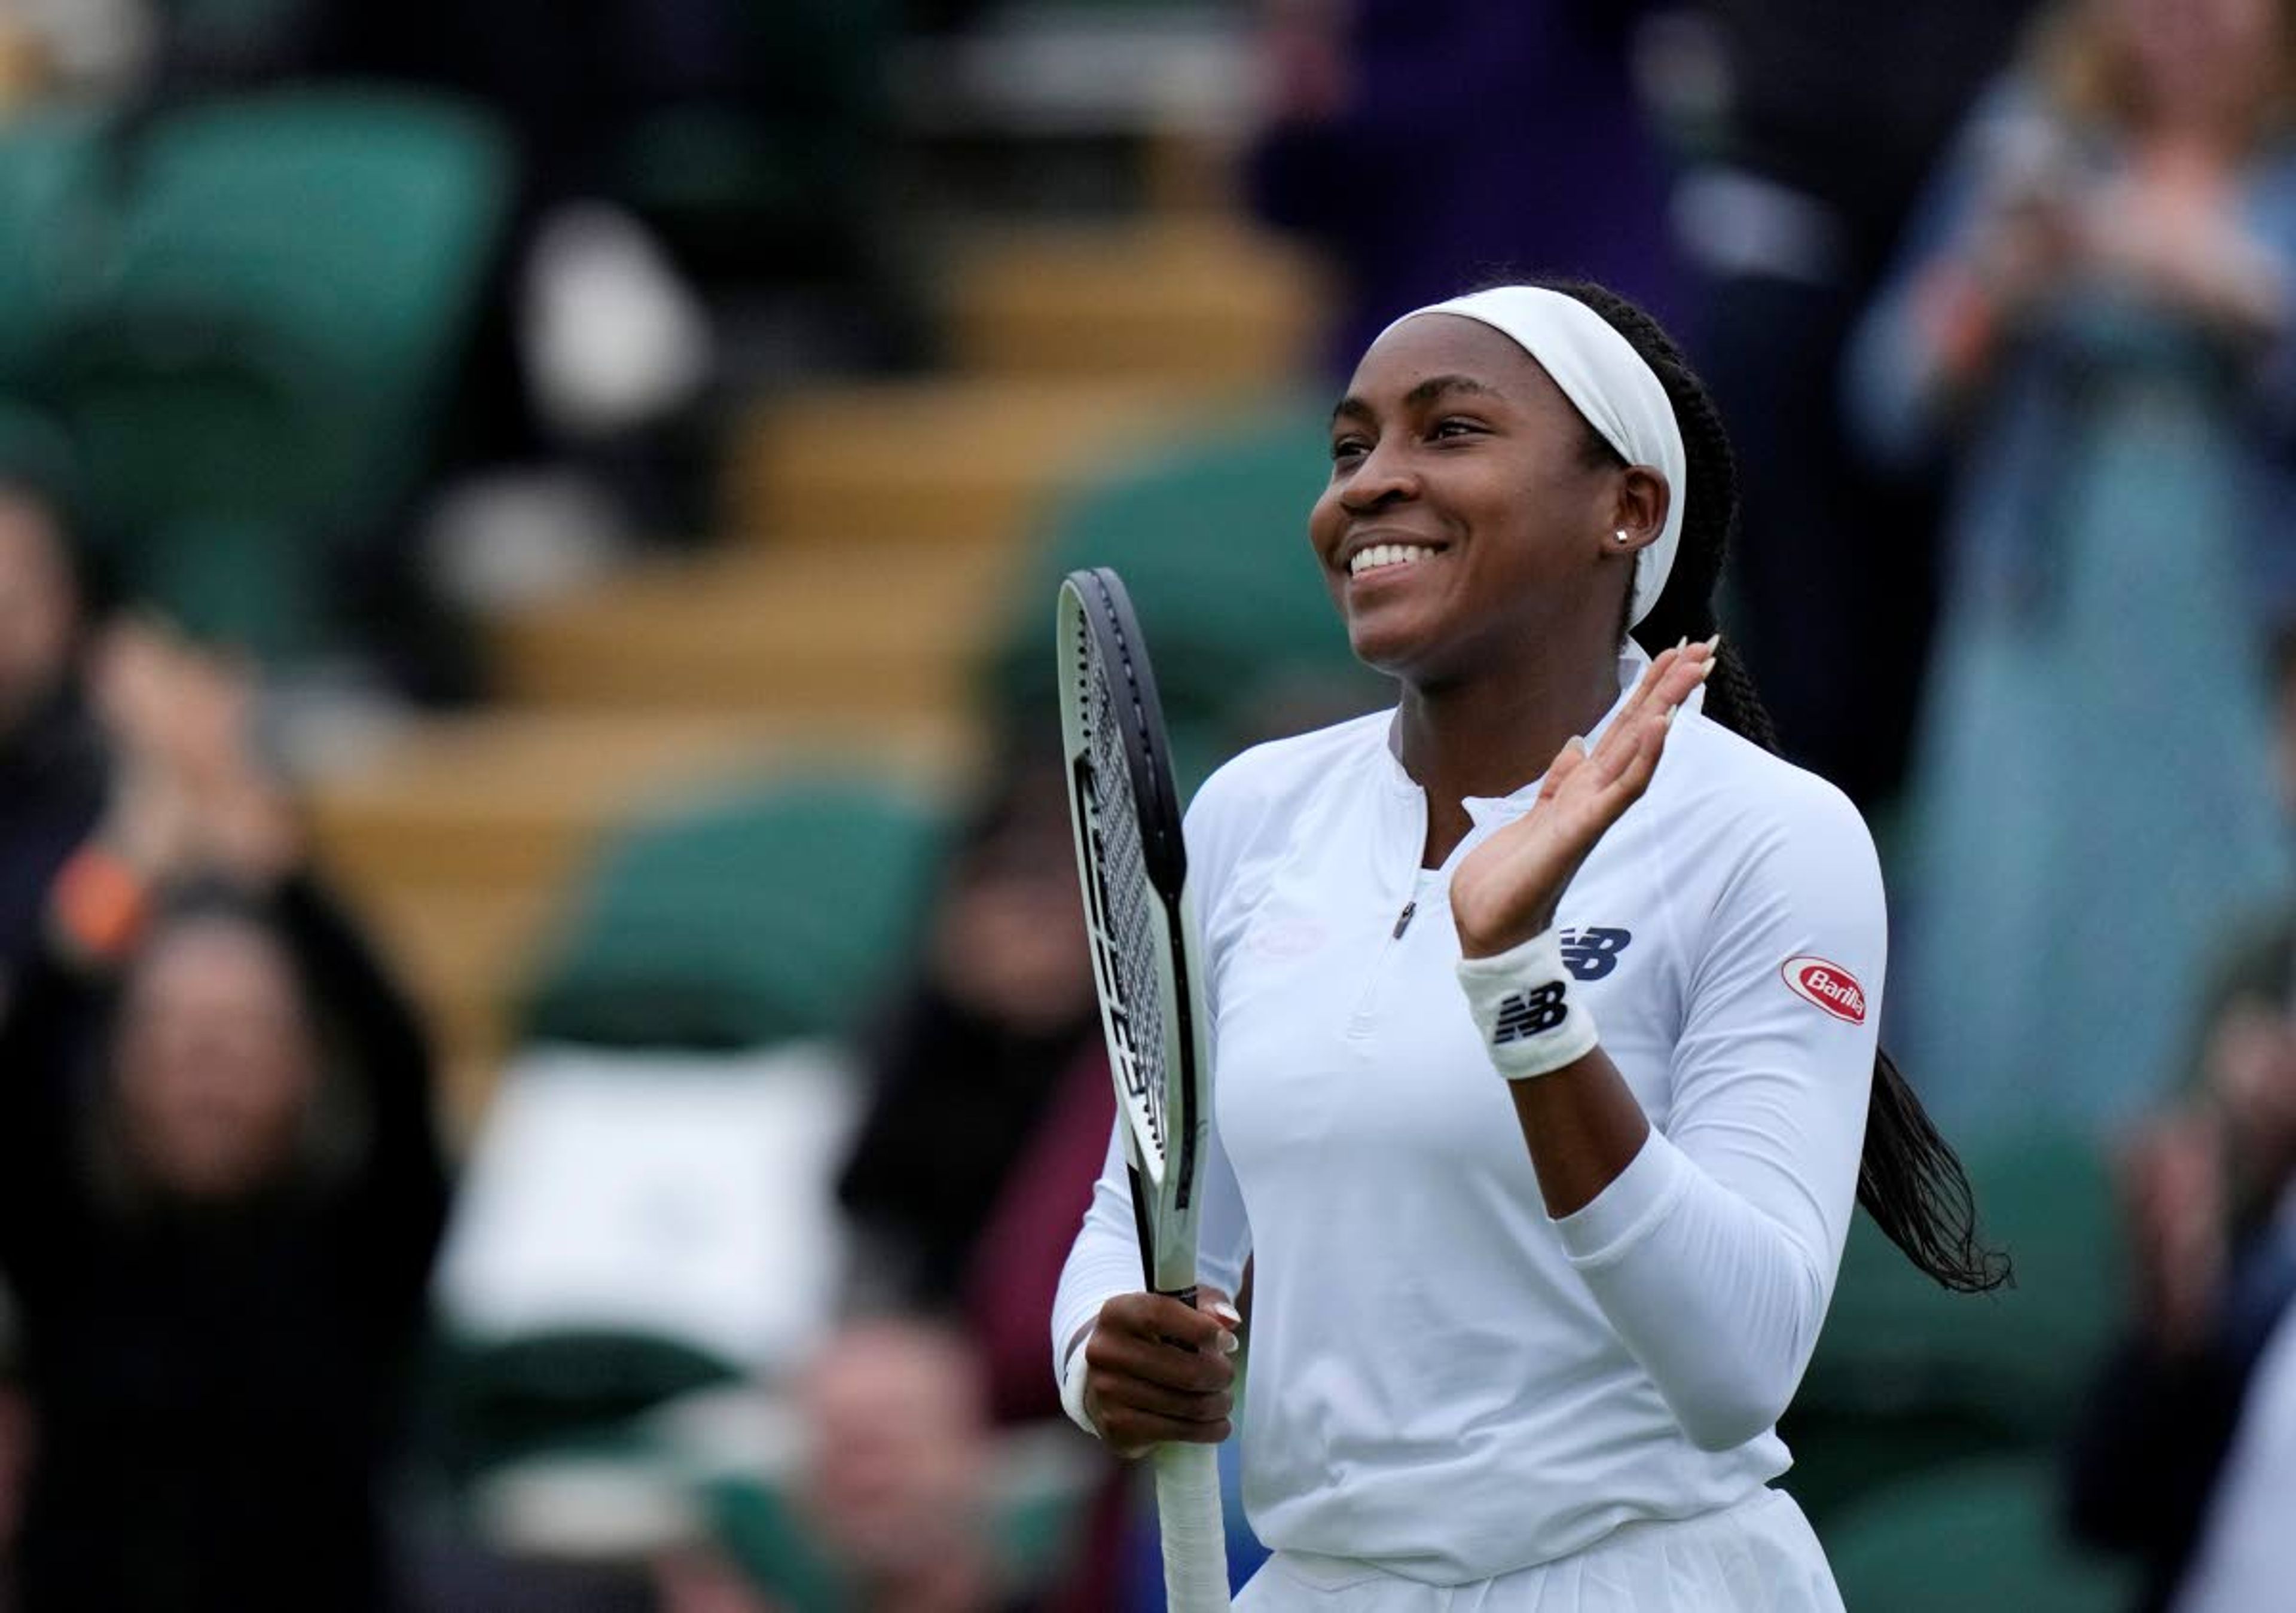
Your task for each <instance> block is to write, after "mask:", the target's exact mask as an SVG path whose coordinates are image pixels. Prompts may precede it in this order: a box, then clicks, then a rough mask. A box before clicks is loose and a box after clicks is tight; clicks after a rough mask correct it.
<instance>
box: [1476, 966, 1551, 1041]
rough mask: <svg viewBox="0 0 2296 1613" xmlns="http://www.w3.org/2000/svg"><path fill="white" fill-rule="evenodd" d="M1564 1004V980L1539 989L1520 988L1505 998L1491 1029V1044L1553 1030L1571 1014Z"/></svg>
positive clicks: (1516, 1039) (1518, 1039) (1501, 1001)
mask: <svg viewBox="0 0 2296 1613" xmlns="http://www.w3.org/2000/svg"><path fill="white" fill-rule="evenodd" d="M1569 1016H1570V1010H1569V1009H1567V1008H1565V1007H1564V1006H1563V1005H1562V982H1561V981H1560V980H1556V981H1552V982H1550V983H1548V984H1547V985H1545V986H1542V987H1539V988H1538V990H1536V991H1519V992H1516V993H1515V994H1514V995H1513V996H1510V997H1505V998H1502V999H1501V1000H1500V1003H1499V1013H1498V1019H1497V1023H1496V1024H1494V1025H1493V1026H1492V1028H1491V1045H1492V1046H1493V1047H1497V1046H1500V1045H1502V1044H1505V1043H1508V1042H1520V1041H1521V1040H1522V1039H1523V1038H1524V1037H1526V1036H1539V1035H1542V1034H1543V1033H1545V1032H1546V1031H1550V1030H1553V1029H1554V1028H1555V1027H1556V1026H1558V1025H1560V1024H1562V1021H1563V1020H1564V1019H1567V1018H1568V1017H1569Z"/></svg>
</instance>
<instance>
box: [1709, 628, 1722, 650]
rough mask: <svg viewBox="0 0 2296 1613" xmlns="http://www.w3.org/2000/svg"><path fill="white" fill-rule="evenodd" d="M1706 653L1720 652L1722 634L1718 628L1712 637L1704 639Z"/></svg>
mask: <svg viewBox="0 0 2296 1613" xmlns="http://www.w3.org/2000/svg"><path fill="white" fill-rule="evenodd" d="M1706 653H1707V654H1708V655H1710V656H1712V655H1719V654H1721V653H1722V635H1721V632H1720V631H1719V630H1717V631H1716V632H1715V635H1714V636H1713V637H1712V638H1710V639H1708V640H1707V641H1706Z"/></svg>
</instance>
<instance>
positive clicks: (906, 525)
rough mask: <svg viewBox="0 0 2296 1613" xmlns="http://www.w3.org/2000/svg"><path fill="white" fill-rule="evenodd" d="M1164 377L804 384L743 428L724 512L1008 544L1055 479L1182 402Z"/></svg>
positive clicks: (1181, 415) (823, 527)
mask: <svg viewBox="0 0 2296 1613" xmlns="http://www.w3.org/2000/svg"><path fill="white" fill-rule="evenodd" d="M1189 393H1190V389H1187V388H1185V387H1183V386H1180V385H1178V384H1177V383H1172V382H1149V381H1097V380H1079V379H1051V380H1047V379H1043V378H1038V377H1020V378H1013V377H994V378H979V377H970V376H960V377H952V378H936V379H931V380H923V381H881V382H867V383H845V384H836V385H829V386H824V387H820V388H809V389H806V390H805V391H804V392H803V393H801V394H799V395H796V396H792V397H785V398H781V399H777V400H774V401H771V402H768V403H767V404H765V405H760V406H759V407H758V409H757V410H756V411H755V412H754V413H753V414H752V416H751V418H750V423H749V425H748V426H747V428H746V429H745V430H743V431H742V434H741V439H740V440H741V443H742V446H740V447H739V448H738V449H737V450H736V453H735V455H734V463H733V465H732V467H731V483H730V486H729V488H728V500H727V503H728V512H729V516H730V519H731V520H732V521H733V524H734V528H735V529H736V530H737V531H738V532H739V533H740V534H741V535H742V536H744V537H747V538H750V539H752V540H756V541H765V542H781V541H786V540H788V539H791V538H800V539H801V538H803V537H805V536H816V537H823V538H830V539H833V540H835V541H836V542H838V543H839V544H869V543H879V542H899V541H901V540H903V539H906V538H911V537H914V536H916V535H917V534H919V533H931V535H932V536H934V537H936V538H939V539H941V540H943V541H945V542H948V543H978V544H1013V543H1014V542H1017V541H1020V540H1021V538H1023V537H1024V536H1027V535H1028V534H1029V533H1030V532H1032V531H1033V530H1035V529H1036V528H1037V526H1038V524H1039V523H1040V522H1041V521H1042V520H1043V519H1044V517H1045V515H1046V512H1047V510H1048V508H1049V506H1050V504H1051V503H1052V501H1053V498H1054V495H1057V493H1058V492H1059V490H1060V488H1061V487H1062V485H1064V483H1065V482H1066V481H1067V480H1068V479H1070V477H1072V476H1073V475H1074V474H1075V472H1076V471H1078V470H1079V469H1080V468H1082V467H1084V466H1087V465H1090V464H1092V463H1095V462H1097V461H1101V460H1103V459H1104V458H1105V457H1106V456H1108V455H1109V454H1121V453H1122V451H1123V449H1124V446H1125V444H1126V443H1127V442H1128V441H1131V440H1134V439H1136V438H1148V437H1152V436H1154V435H1155V434H1157V433H1159V432H1161V431H1163V430H1168V429H1169V428H1170V427H1171V426H1172V425H1173V424H1175V423H1177V422H1180V421H1183V420H1185V418H1186V416H1187V408H1186V405H1187V403H1188V400H1189Z"/></svg>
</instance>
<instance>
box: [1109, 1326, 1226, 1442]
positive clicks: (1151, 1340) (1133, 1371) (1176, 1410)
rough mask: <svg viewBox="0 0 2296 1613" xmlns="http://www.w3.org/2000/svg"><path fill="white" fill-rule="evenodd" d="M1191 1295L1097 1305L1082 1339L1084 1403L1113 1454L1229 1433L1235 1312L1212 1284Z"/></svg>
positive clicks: (1219, 1437) (1218, 1438) (1208, 1439)
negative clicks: (1190, 1299)
mask: <svg viewBox="0 0 2296 1613" xmlns="http://www.w3.org/2000/svg"><path fill="white" fill-rule="evenodd" d="M1198 1301H1199V1305H1198V1308H1191V1307H1190V1306H1185V1305H1183V1304H1182V1303H1181V1302H1180V1301H1179V1300H1177V1299H1173V1298H1168V1297H1167V1296H1165V1295H1161V1294H1120V1295H1119V1296H1118V1297H1117V1298H1113V1299H1111V1300H1110V1301H1109V1302H1108V1303H1107V1304H1105V1305H1103V1306H1101V1307H1100V1317H1099V1320H1098V1321H1097V1322H1095V1323H1094V1325H1093V1330H1092V1336H1091V1337H1090V1338H1089V1339H1086V1340H1085V1346H1084V1362H1085V1380H1084V1409H1085V1414H1086V1415H1087V1417H1089V1418H1091V1419H1092V1424H1093V1427H1095V1428H1096V1429H1099V1430H1100V1437H1102V1438H1103V1440H1105V1441H1107V1442H1108V1445H1109V1448H1110V1449H1111V1450H1113V1451H1114V1452H1115V1453H1117V1454H1118V1455H1119V1456H1138V1455H1142V1454H1144V1453H1146V1452H1147V1451H1148V1450H1149V1449H1150V1448H1151V1447H1152V1446H1153V1445H1160V1444H1162V1443H1163V1442H1164V1441H1166V1440H1173V1439H1177V1440H1185V1441H1186V1442H1188V1443H1190V1444H1193V1445H1218V1443H1219V1442H1220V1441H1221V1440H1223V1439H1226V1437H1228V1431H1229V1424H1228V1414H1229V1412H1231V1411H1232V1410H1233V1409H1234V1402H1235V1396H1234V1392H1233V1391H1234V1385H1235V1362H1234V1359H1233V1357H1234V1354H1235V1350H1236V1347H1237V1339H1236V1328H1237V1327H1238V1326H1239V1325H1241V1323H1242V1317H1241V1316H1240V1315H1238V1314H1237V1313H1236V1309H1235V1306H1234V1305H1233V1304H1232V1303H1230V1301H1229V1299H1228V1297H1227V1296H1226V1294H1223V1293H1221V1292H1220V1291H1219V1290H1217V1289H1213V1288H1204V1289H1201V1290H1198Z"/></svg>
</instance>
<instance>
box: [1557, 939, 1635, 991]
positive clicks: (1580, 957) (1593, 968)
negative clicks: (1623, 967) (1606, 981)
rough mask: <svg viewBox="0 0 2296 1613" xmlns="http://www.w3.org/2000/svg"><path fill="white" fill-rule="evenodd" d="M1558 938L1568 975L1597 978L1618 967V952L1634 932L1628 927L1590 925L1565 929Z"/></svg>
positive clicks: (1573, 977) (1590, 978)
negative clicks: (1587, 927)
mask: <svg viewBox="0 0 2296 1613" xmlns="http://www.w3.org/2000/svg"><path fill="white" fill-rule="evenodd" d="M1634 938H1635V934H1634V931H1632V930H1631V929H1599V928H1589V929H1566V930H1564V931H1563V932H1562V935H1561V936H1560V937H1559V938H1558V939H1560V940H1561V941H1562V967H1563V968H1565V969H1567V970H1570V978H1572V979H1574V980H1599V979H1601V978H1603V976H1604V975H1606V974H1609V973H1610V972H1611V970H1614V969H1616V968H1617V967H1618V966H1619V954H1620V953H1622V952H1624V951H1626V949H1627V943H1628V942H1629V941H1631V940H1633V939H1634Z"/></svg>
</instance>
